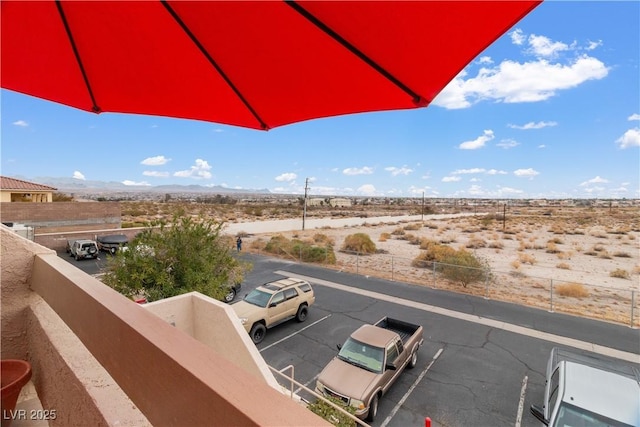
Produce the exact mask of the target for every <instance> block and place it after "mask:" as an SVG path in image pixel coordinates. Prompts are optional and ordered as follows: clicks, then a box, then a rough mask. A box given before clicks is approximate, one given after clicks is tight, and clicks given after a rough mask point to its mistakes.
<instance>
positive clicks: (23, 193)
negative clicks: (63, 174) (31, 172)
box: [0, 176, 57, 203]
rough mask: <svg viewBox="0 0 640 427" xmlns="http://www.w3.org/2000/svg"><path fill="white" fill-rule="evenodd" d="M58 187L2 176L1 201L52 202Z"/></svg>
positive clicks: (0, 185)
mask: <svg viewBox="0 0 640 427" xmlns="http://www.w3.org/2000/svg"><path fill="white" fill-rule="evenodd" d="M56 190H57V188H53V187H49V186H48V185H41V184H36V183H34V182H28V181H23V180H21V179H15V178H9V177H6V176H0V202H35V203H43V202H44V203H50V202H52V201H53V193H54V192H55V191H56Z"/></svg>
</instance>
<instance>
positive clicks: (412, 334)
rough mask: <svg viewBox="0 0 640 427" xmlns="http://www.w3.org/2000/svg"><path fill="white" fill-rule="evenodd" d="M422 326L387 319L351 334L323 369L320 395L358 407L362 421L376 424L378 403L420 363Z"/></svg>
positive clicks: (317, 388) (356, 409) (319, 381)
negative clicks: (402, 375)
mask: <svg viewBox="0 0 640 427" xmlns="http://www.w3.org/2000/svg"><path fill="white" fill-rule="evenodd" d="M422 333H423V330H422V326H419V325H414V324H411V323H407V322H404V321H402V320H397V319H392V318H390V317H384V318H382V319H381V320H380V321H378V322H377V323H376V324H374V325H364V326H361V327H360V328H359V329H357V330H356V331H355V332H354V333H352V334H351V336H350V337H349V338H347V340H346V341H345V343H344V344H343V345H342V346H340V345H338V349H339V350H340V352H339V353H338V355H337V356H336V357H334V358H333V359H332V360H331V362H329V364H328V365H327V366H326V367H325V368H324V369H323V370H322V372H321V373H320V375H319V376H318V381H317V382H316V392H317V393H319V394H322V395H324V396H327V397H333V398H336V399H338V400H340V401H342V402H343V403H344V404H345V405H351V406H353V407H354V408H355V415H356V417H358V418H361V419H364V418H366V419H367V420H369V421H373V420H374V418H375V417H376V414H377V413H378V401H379V400H380V398H381V397H382V396H383V395H384V394H385V393H386V392H387V391H388V390H389V388H390V387H391V385H392V384H393V383H394V382H395V380H396V379H398V377H399V376H400V374H401V373H402V371H403V370H404V368H405V367H407V366H408V367H409V368H413V367H415V366H416V363H417V362H418V349H419V348H420V346H421V345H422V343H423V341H424V340H423V338H422Z"/></svg>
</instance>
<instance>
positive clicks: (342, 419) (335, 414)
mask: <svg viewBox="0 0 640 427" xmlns="http://www.w3.org/2000/svg"><path fill="white" fill-rule="evenodd" d="M327 400H330V401H331V402H332V403H334V404H335V405H337V406H339V407H341V408H343V409H344V410H345V411H347V412H349V413H350V414H352V415H353V414H355V412H356V409H355V408H354V407H353V406H351V405H348V406H345V405H344V404H343V403H342V401H341V400H338V399H335V398H333V397H329V398H327ZM307 408H308V409H309V410H310V411H311V412H313V413H314V414H316V415H318V416H320V417H322V418H324V419H325V420H327V421H328V422H330V423H331V424H333V425H334V426H336V427H355V426H356V422H355V421H353V420H352V419H351V418H349V417H347V416H346V415H345V414H343V413H342V412H341V411H338V410H337V409H336V408H334V407H333V406H331V405H329V404H328V403H326V402H325V401H323V400H322V399H317V400H316V401H315V402H313V403H310V404H309V405H308V406H307Z"/></svg>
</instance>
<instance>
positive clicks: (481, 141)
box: [458, 129, 494, 150]
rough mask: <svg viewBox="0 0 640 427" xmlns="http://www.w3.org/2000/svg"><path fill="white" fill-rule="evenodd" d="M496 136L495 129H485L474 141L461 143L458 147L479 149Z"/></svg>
mask: <svg viewBox="0 0 640 427" xmlns="http://www.w3.org/2000/svg"><path fill="white" fill-rule="evenodd" d="M493 138H494V136H493V131H492V130H491V129H489V130H485V131H484V133H483V134H482V135H481V136H479V137H477V138H476V139H474V140H472V141H465V142H463V143H461V144H460V145H459V146H458V148H460V149H461V150H477V149H478V148H482V147H484V145H485V144H486V143H487V142H489V141H491V140H492V139H493Z"/></svg>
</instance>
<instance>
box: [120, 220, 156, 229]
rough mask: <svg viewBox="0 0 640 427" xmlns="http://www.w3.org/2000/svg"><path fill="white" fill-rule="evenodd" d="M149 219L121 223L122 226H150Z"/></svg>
mask: <svg viewBox="0 0 640 427" xmlns="http://www.w3.org/2000/svg"><path fill="white" fill-rule="evenodd" d="M148 226H149V221H142V222H140V221H134V222H122V223H121V224H120V227H121V228H138V227H148Z"/></svg>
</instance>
